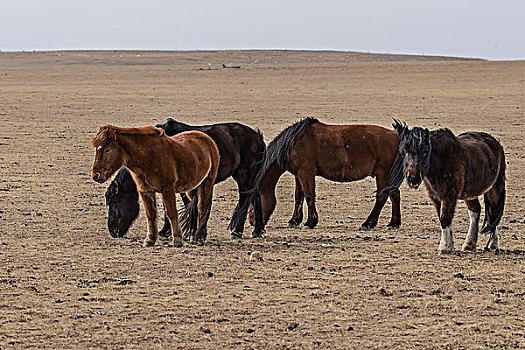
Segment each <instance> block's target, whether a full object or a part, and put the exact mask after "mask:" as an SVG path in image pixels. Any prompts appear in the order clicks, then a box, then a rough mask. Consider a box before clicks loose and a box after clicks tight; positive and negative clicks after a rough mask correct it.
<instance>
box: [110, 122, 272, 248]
mask: <svg viewBox="0 0 525 350" xmlns="http://www.w3.org/2000/svg"><path fill="white" fill-rule="evenodd" d="M156 126H157V127H160V128H162V129H164V130H165V131H166V134H167V135H169V136H172V135H175V134H178V133H181V132H184V131H190V130H198V131H201V132H203V133H205V134H207V135H208V136H210V137H211V138H212V139H213V140H214V141H215V143H216V144H217V148H218V149H219V153H220V156H221V159H220V163H219V170H218V174H217V179H216V181H215V183H219V182H222V181H224V180H226V179H227V178H229V177H230V176H231V177H232V178H233V179H234V180H235V181H236V182H237V186H238V188H239V202H238V203H237V206H236V207H235V210H234V212H233V215H232V219H231V222H230V224H229V226H228V228H229V229H230V230H232V232H231V235H232V238H240V237H242V233H243V231H244V223H245V221H246V213H247V207H248V205H245V203H246V201H247V200H250V201H251V202H250V203H247V204H251V205H252V206H253V210H254V213H255V228H254V231H253V232H252V237H260V236H261V235H262V234H263V232H264V224H263V223H262V209H261V208H262V207H261V197H260V194H259V192H258V190H257V189H254V188H255V187H254V179H255V176H256V174H257V173H258V172H259V167H260V166H261V161H262V159H263V157H264V153H265V150H266V145H265V144H264V140H263V137H262V134H261V132H260V131H258V130H257V131H255V130H253V129H252V128H250V127H249V126H246V125H243V124H240V123H220V124H213V125H204V126H193V125H188V124H184V123H181V122H177V121H176V120H174V119H171V118H168V120H167V122H166V123H165V124H159V125H156ZM253 191H256V194H255V196H250V194H251V193H252V192H253ZM248 197H249V198H248ZM182 200H183V201H184V204H185V205H187V204H188V203H189V200H188V198H187V197H186V196H185V195H182ZM106 204H107V206H108V213H109V216H108V229H109V232H110V234H111V236H112V237H123V236H124V235H125V234H126V232H127V231H128V229H129V227H130V225H131V224H132V223H133V221H134V220H135V219H136V218H137V216H138V212H139V210H138V194H137V189H136V186H135V183H134V181H133V179H132V177H131V175H130V173H129V172H128V170H127V169H126V168H122V169H121V170H120V171H119V172H118V174H117V176H116V177H115V179H114V180H113V181H112V182H111V184H110V186H109V187H108V189H107V191H106ZM159 234H161V235H163V236H170V235H171V229H170V224H169V221H168V219H167V218H165V219H164V227H163V228H162V230H161V231H160V232H159Z"/></svg>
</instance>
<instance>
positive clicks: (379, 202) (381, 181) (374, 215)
mask: <svg viewBox="0 0 525 350" xmlns="http://www.w3.org/2000/svg"><path fill="white" fill-rule="evenodd" d="M385 183H386V180H385V178H384V177H383V176H381V175H378V176H376V190H377V192H376V202H375V204H374V207H373V208H372V211H371V212H370V214H369V215H368V218H366V220H365V222H363V224H362V225H361V227H360V228H359V229H360V230H370V229H373V228H374V227H376V225H377V219H378V218H379V214H380V213H381V210H382V209H383V207H384V206H385V203H386V200H387V199H388V197H387V196H386V195H380V194H379V193H380V191H381V190H382V189H383V188H384V187H385Z"/></svg>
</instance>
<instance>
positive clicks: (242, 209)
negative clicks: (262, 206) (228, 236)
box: [228, 129, 266, 231]
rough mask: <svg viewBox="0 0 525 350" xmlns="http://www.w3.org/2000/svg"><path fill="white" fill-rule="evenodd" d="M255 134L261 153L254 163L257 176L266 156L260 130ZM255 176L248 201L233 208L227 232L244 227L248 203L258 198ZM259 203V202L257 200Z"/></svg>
mask: <svg viewBox="0 0 525 350" xmlns="http://www.w3.org/2000/svg"><path fill="white" fill-rule="evenodd" d="M255 132H256V133H257V136H258V137H259V141H260V143H261V145H262V149H263V150H262V153H261V155H260V157H259V160H258V161H257V163H256V166H257V169H256V170H255V171H256V174H258V173H259V172H260V170H261V167H262V165H263V162H264V157H265V155H266V144H265V143H264V137H263V134H262V132H261V130H259V129H256V130H255ZM256 178H257V175H256V176H254V177H253V178H252V179H251V184H250V189H249V190H248V193H249V196H248V199H247V200H246V201H245V203H243V204H242V205H240V206H239V205H237V206H236V207H235V210H234V211H233V215H232V219H231V221H230V224H229V225H228V229H229V230H232V231H233V230H235V228H237V227H239V226H240V225H244V222H245V221H246V214H247V213H248V207H249V206H250V203H252V201H253V199H254V198H256V197H257V196H258V197H259V198H260V194H259V190H258V188H257V186H256V185H255V182H256ZM259 202H260V200H259Z"/></svg>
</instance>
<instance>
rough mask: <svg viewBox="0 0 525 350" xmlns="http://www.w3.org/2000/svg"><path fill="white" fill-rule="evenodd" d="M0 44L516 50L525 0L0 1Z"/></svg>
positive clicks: (507, 55) (497, 54)
mask: <svg viewBox="0 0 525 350" xmlns="http://www.w3.org/2000/svg"><path fill="white" fill-rule="evenodd" d="M0 14H1V16H0V50H1V51H21V50H26V51H31V50H66V49H69V50H72V49H139V50H144V49H146V50H196V49H197V50H206V49H309V50H310V49H311V50H316V49H319V50H342V51H364V52H380V53H383V52H384V53H407V54H426V55H447V56H467V57H481V58H487V59H525V0H493V1H488V0H477V1H476V0H431V1H427V0H360V1H351V0H347V1H344V0H319V1H311V0H302V1H301V0H261V1H259V0H252V1H250V0H244V1H243V0H216V1H212V0H209V1H203V0H188V1H186V0H172V1H168V0H147V1H138V0H82V1H80V0H0Z"/></svg>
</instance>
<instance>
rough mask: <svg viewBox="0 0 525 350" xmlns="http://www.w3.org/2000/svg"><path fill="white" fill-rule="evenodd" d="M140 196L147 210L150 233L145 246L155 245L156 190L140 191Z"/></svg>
mask: <svg viewBox="0 0 525 350" xmlns="http://www.w3.org/2000/svg"><path fill="white" fill-rule="evenodd" d="M140 198H142V203H143V205H144V210H145V211H146V219H147V221H148V234H147V235H146V239H145V240H144V244H143V246H144V247H150V246H152V245H155V242H156V241H157V237H158V232H157V202H156V200H155V193H154V192H140Z"/></svg>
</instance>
